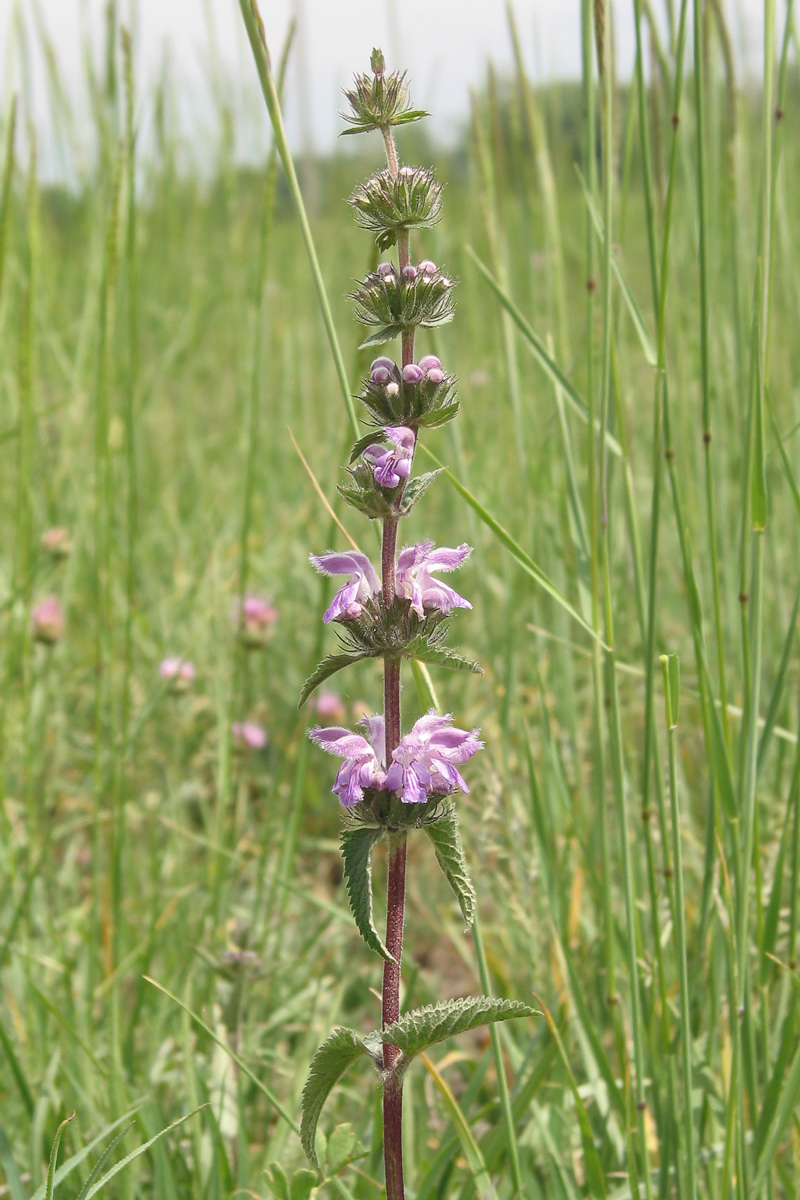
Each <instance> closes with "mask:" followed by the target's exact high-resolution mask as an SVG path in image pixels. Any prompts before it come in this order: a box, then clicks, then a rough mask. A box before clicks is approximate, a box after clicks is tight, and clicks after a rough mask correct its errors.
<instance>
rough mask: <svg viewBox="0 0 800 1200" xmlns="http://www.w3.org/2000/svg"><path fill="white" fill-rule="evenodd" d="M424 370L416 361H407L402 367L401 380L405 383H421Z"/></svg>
mask: <svg viewBox="0 0 800 1200" xmlns="http://www.w3.org/2000/svg"><path fill="white" fill-rule="evenodd" d="M424 375H425V372H424V371H423V370H422V369H421V368H420V367H418V366H417V364H416V363H408V364H407V365H406V366H405V367H403V380H404V381H405V382H406V383H421V382H422V379H423V377H424Z"/></svg>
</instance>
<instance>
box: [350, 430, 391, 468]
mask: <svg viewBox="0 0 800 1200" xmlns="http://www.w3.org/2000/svg"><path fill="white" fill-rule="evenodd" d="M385 441H386V434H385V433H384V432H383V430H382V429H371V430H370V432H369V433H365V434H364V436H363V437H361V438H359V439H358V441H357V442H356V444H355V445H354V446H353V449H352V450H351V451H350V459H349V461H350V462H351V463H354V462H355V461H356V459H357V458H361V455H362V454H363V453H364V451H365V450H366V449H367V447H368V446H374V445H375V443H376V442H380V443H383V442H385Z"/></svg>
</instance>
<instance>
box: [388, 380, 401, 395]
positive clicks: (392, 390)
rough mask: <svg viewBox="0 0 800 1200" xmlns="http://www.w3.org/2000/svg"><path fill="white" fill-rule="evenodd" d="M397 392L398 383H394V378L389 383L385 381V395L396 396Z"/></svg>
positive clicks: (398, 388) (398, 389) (398, 390)
mask: <svg viewBox="0 0 800 1200" xmlns="http://www.w3.org/2000/svg"><path fill="white" fill-rule="evenodd" d="M399 392H400V384H399V383H395V381H394V380H392V382H391V383H387V385H386V395H387V396H397V395H398V394H399Z"/></svg>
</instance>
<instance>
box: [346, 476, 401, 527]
mask: <svg viewBox="0 0 800 1200" xmlns="http://www.w3.org/2000/svg"><path fill="white" fill-rule="evenodd" d="M336 490H337V492H338V493H339V495H340V496H341V497H342V499H343V500H344V502H345V504H349V505H350V507H351V508H355V509H356V510H357V511H358V512H360V513H363V514H364V516H365V517H369V519H370V521H380V520H381V519H382V518H383V517H389V516H391V515H392V506H391V504H390V503H389V501H388V500H387V499H386V498H385V497H384V496H382V495H381V493H380V492H378V491H374V492H368V491H366V490H365V489H363V488H358V487H347V485H346V484H343V483H340V484H339V485H338V486H337V488H336Z"/></svg>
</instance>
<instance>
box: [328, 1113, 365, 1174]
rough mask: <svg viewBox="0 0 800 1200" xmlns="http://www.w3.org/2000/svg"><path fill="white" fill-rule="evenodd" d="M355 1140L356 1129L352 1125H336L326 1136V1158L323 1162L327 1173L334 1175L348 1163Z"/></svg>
mask: <svg viewBox="0 0 800 1200" xmlns="http://www.w3.org/2000/svg"><path fill="white" fill-rule="evenodd" d="M356 1140H357V1139H356V1131H355V1129H353V1126H352V1125H350V1124H344V1125H337V1126H336V1128H335V1129H334V1131H333V1133H332V1134H331V1136H330V1137H329V1138H328V1158H327V1162H326V1164H325V1165H326V1168H327V1170H326V1174H327V1175H329V1176H330V1175H335V1174H336V1172H337V1171H341V1169H342V1167H344V1166H345V1165H346V1164H347V1163H348V1161H349V1160H350V1156H351V1154H352V1153H353V1150H354V1149H355V1145H356Z"/></svg>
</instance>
